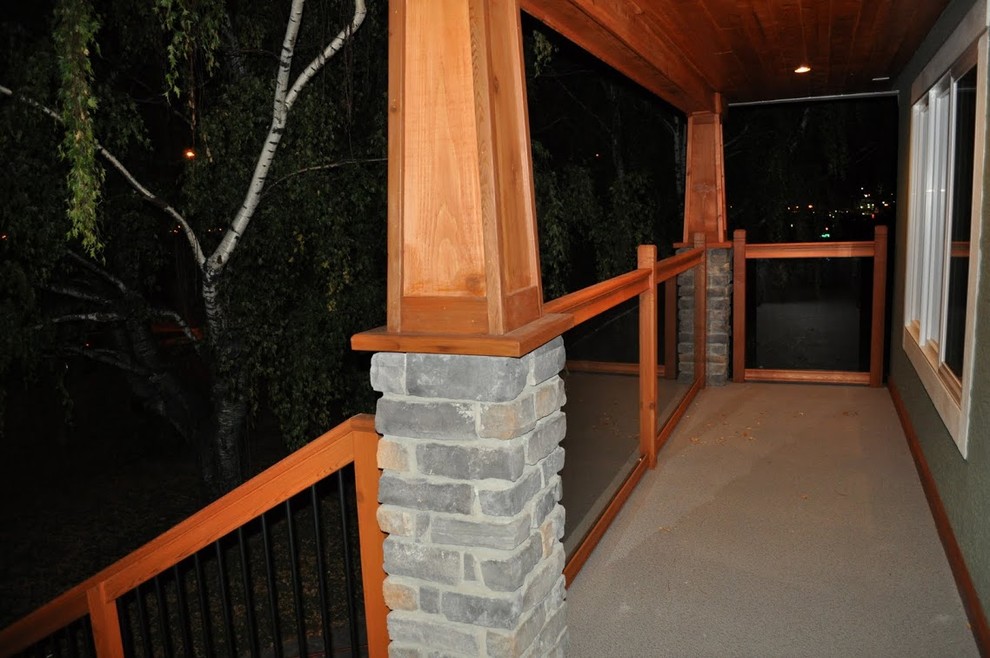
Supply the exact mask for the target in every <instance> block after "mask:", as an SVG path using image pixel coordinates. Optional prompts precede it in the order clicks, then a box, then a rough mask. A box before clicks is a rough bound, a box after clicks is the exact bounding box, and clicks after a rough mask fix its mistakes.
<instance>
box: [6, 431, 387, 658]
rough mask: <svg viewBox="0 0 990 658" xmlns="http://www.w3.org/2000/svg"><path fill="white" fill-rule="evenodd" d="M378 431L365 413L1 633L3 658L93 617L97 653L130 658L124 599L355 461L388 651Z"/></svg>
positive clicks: (373, 608)
mask: <svg viewBox="0 0 990 658" xmlns="http://www.w3.org/2000/svg"><path fill="white" fill-rule="evenodd" d="M377 445H378V434H377V433H376V432H375V424H374V417H373V416H369V415H359V416H355V417H353V418H351V419H350V420H347V421H345V422H344V423H341V424H340V425H338V426H337V427H335V428H334V429H332V430H330V431H329V432H327V433H325V434H323V435H322V436H320V437H319V438H317V439H315V440H314V441H312V442H310V443H309V444H307V445H305V446H304V447H303V448H301V449H299V450H297V451H296V452H294V453H293V454H291V455H289V456H288V457H286V458H285V459H283V460H282V461H280V462H278V463H277V464H275V465H274V466H272V467H271V468H269V469H267V470H265V471H264V472H262V473H260V474H259V475H257V476H255V477H253V478H252V479H250V480H248V481H247V482H245V483H244V484H242V485H241V486H239V487H238V488H236V489H234V490H233V491H231V492H230V493H228V494H226V495H225V496H223V497H222V498H220V499H218V500H216V501H215V502H213V503H211V504H210V505H208V506H207V507H205V508H203V509H202V510H200V511H199V512H197V513H196V514H194V515H192V516H190V517H189V518H187V519H186V520H184V521H182V522H181V523H179V524H178V525H176V526H175V527H173V528H172V529H171V530H169V531H167V532H166V533H164V534H162V535H161V536H159V537H158V538H156V539H154V540H152V541H150V542H149V543H147V544H145V545H144V546H142V547H141V548H139V549H138V550H136V551H134V552H133V553H131V554H129V555H127V556H126V557H124V558H122V559H121V560H119V561H117V562H116V563H114V564H112V565H110V566H109V567H107V568H106V569H103V570H102V571H100V572H99V573H97V574H96V575H95V576H93V577H91V578H89V579H88V580H86V581H84V582H82V583H80V584H79V585H77V586H75V587H73V588H72V589H70V590H68V591H67V592H65V593H64V594H62V595H61V596H59V597H57V598H56V599H54V600H53V601H51V602H50V603H48V604H47V605H45V606H43V607H41V608H39V609H37V610H35V611H34V612H32V613H31V614H29V615H27V616H26V617H24V618H22V619H20V620H19V621H17V622H15V623H14V624H12V625H10V626H8V627H7V628H5V629H3V630H2V631H0V656H10V655H13V654H15V653H17V652H19V651H23V650H25V649H27V648H28V647H30V646H31V645H33V644H35V643H37V642H39V641H41V640H43V639H44V638H46V637H48V636H50V635H52V634H53V633H55V632H57V631H58V630H60V629H62V628H65V627H66V626H68V625H69V624H70V623H72V622H74V621H75V620H77V619H79V618H81V617H83V616H85V615H86V614H87V613H88V614H89V615H90V620H91V623H92V626H93V636H94V640H95V644H96V651H97V655H98V656H100V658H118V657H122V656H123V655H124V653H123V651H124V649H123V642H122V640H121V632H120V624H119V620H118V618H117V604H116V601H117V599H118V598H119V597H120V596H122V595H124V594H125V593H127V592H129V591H130V590H132V589H133V588H134V587H137V586H138V585H140V584H142V583H144V582H147V581H148V580H150V579H151V578H153V577H154V576H155V575H157V574H159V573H161V572H162V571H164V570H166V569H168V568H169V567H171V566H173V565H175V564H178V563H179V562H180V561H182V560H184V559H185V558H187V557H189V556H190V555H193V554H194V553H196V552H197V551H199V550H201V549H203V548H205V547H206V546H209V545H210V544H211V543H213V542H215V541H217V540H219V539H220V538H222V537H224V536H226V535H227V534H228V533H230V532H232V531H234V530H236V529H237V528H239V527H241V526H242V525H244V524H245V523H247V522H249V521H251V520H252V519H254V518H256V517H258V516H259V515H260V514H262V513H263V512H265V511H267V510H269V509H271V508H272V507H273V506H275V505H278V504H280V503H282V502H285V501H286V500H288V499H289V498H291V497H292V496H294V495H296V494H297V493H299V492H300V491H302V490H303V489H305V488H306V487H309V486H311V485H313V484H315V483H317V482H319V481H320V480H322V479H323V478H325V477H327V476H328V475H330V474H332V473H334V472H336V471H337V470H339V469H341V468H343V467H344V466H347V465H348V464H350V463H353V464H354V471H355V481H356V490H357V509H358V526H359V527H358V533H359V539H360V545H361V574H362V583H363V589H364V608H365V617H366V624H367V633H368V651H369V654H370V655H371V656H385V655H387V654H388V630H387V628H386V614H387V612H388V610H387V608H386V606H385V598H384V593H383V591H382V585H383V583H384V579H385V572H384V571H383V567H382V565H383V563H384V554H383V545H382V542H383V541H384V534H383V533H382V532H381V531H380V530H379V529H378V521H377V516H376V515H377V509H378V478H379V471H378V464H377V456H376V455H377Z"/></svg>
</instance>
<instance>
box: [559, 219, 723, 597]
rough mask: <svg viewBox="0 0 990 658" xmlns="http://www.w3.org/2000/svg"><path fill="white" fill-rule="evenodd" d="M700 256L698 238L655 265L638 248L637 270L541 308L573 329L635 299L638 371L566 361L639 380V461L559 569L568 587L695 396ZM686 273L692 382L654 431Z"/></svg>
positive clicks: (700, 382)
mask: <svg viewBox="0 0 990 658" xmlns="http://www.w3.org/2000/svg"><path fill="white" fill-rule="evenodd" d="M705 253H706V251H705V243H704V236H703V235H700V234H699V235H698V236H697V237H696V239H695V242H694V247H693V248H692V249H690V250H688V251H686V252H684V253H681V254H678V255H676V256H672V257H670V258H666V259H664V260H662V261H657V257H656V254H657V248H656V247H655V246H653V245H644V246H640V247H639V249H638V252H637V269H635V270H633V271H631V272H626V273H625V274H620V275H619V276H617V277H614V278H612V279H609V280H607V281H603V282H601V283H597V284H595V285H592V286H589V287H587V288H584V289H582V290H578V291H577V292H573V293H570V294H568V295H565V296H563V297H559V298H557V299H554V300H552V301H549V302H547V303H546V304H544V312H546V313H559V314H564V315H570V316H571V317H572V318H573V322H572V323H571V325H570V328H573V327H575V326H577V325H579V324H581V323H582V322H586V321H588V320H590V319H592V318H594V317H597V316H600V315H601V314H603V313H605V312H606V311H609V310H610V309H613V308H615V307H616V306H618V305H620V304H622V303H623V302H625V301H627V300H629V299H632V298H633V297H636V296H637V295H638V296H639V331H638V334H639V364H638V366H634V365H633V364H616V363H602V362H589V361H582V362H572V361H569V362H568V366H569V367H571V366H572V365H573V366H577V368H579V369H580V370H583V371H588V372H608V373H622V374H636V373H638V375H639V459H638V460H637V462H636V464H635V465H634V466H633V468H632V470H631V472H630V473H629V474H628V475H627V476H626V478H625V480H624V482H623V483H622V485H621V486H620V487H619V489H618V491H617V492H616V494H615V496H614V498H613V499H612V501H611V502H610V503H609V504H608V505H607V506H606V507H605V509H604V511H602V513H601V514H600V515H599V517H598V519H597V520H596V521H595V523H594V525H593V526H592V527H591V529H590V530H589V531H588V534H587V535H586V536H585V537H584V539H583V540H582V542H581V545H580V546H579V547H578V548H577V550H575V551H574V553H573V555H571V557H570V558H569V559H568V562H567V564H566V566H565V567H564V576H565V577H566V579H567V582H568V583H570V582H571V580H572V579H573V578H574V576H575V575H576V574H577V572H578V571H579V570H580V569H581V567H582V566H583V565H584V563H585V562H586V561H587V559H588V557H589V556H590V555H591V552H592V551H593V550H594V548H595V546H597V544H598V542H599V541H600V540H601V538H602V536H603V535H604V534H605V531H606V530H607V529H608V527H609V525H611V523H612V521H613V519H614V518H615V516H616V515H617V514H618V513H619V510H620V509H621V508H622V505H623V504H624V503H625V501H626V499H628V498H629V495H630V494H631V493H632V491H633V489H634V488H635V487H636V484H637V483H638V482H639V480H640V479H641V478H642V477H643V474H644V473H645V472H646V469H647V468H653V467H654V466H655V465H656V463H657V453H658V451H659V450H660V448H661V447H662V446H663V444H664V442H665V441H666V440H667V437H668V436H669V435H670V433H671V432H672V431H673V429H674V427H675V426H676V424H677V422H678V421H679V420H680V419H681V417H682V416H683V415H684V412H685V411H686V409H687V408H688V406H689V405H690V404H691V401H692V400H693V399H694V396H695V395H696V394H697V392H698V391H699V390H700V389H701V388H702V387H703V386H704V382H705V359H706V354H705V346H706V334H705V329H706V324H705V316H706V294H705V292H706V285H705V282H706V275H705V264H706V260H707V259H706V257H705ZM689 270H694V272H695V285H694V290H695V304H694V306H695V308H694V323H693V324H694V344H695V353H694V378H693V380H692V384H691V386H690V388H689V389H688V391H687V393H686V394H685V395H684V397H683V398H682V399H681V401H680V403H679V404H678V406H677V408H676V409H675V410H674V412H673V413H672V414H671V416H670V417H669V418H668V419H667V421H666V422H665V423H664V424H663V426H662V427H659V428H658V427H657V408H658V404H657V402H658V401H657V395H658V390H657V378H658V376H661V375H662V376H664V377H667V378H676V377H677V366H676V363H677V311H678V304H677V276H678V275H679V274H681V273H684V272H687V271H689ZM659 285H663V286H665V295H664V299H665V307H664V332H665V335H664V347H665V357H664V364H663V366H661V365H659V364H658V363H657V358H658V354H657V344H658V338H659V335H658V333H659V326H658V325H659V323H658V308H657V287H658V286H659ZM565 486H566V485H565Z"/></svg>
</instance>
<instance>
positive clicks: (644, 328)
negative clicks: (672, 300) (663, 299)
mask: <svg viewBox="0 0 990 658" xmlns="http://www.w3.org/2000/svg"><path fill="white" fill-rule="evenodd" d="M636 262H637V265H636V266H637V267H638V268H639V269H641V270H642V269H647V268H649V270H650V280H649V288H647V289H646V291H644V292H642V293H640V295H639V452H640V454H641V455H643V456H645V457H646V461H647V465H648V466H649V467H650V468H653V467H655V466H656V465H657V449H656V440H655V439H656V435H657V271H656V264H657V248H656V246H654V245H640V246H639V248H638V249H637V251H636Z"/></svg>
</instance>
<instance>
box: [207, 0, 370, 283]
mask: <svg viewBox="0 0 990 658" xmlns="http://www.w3.org/2000/svg"><path fill="white" fill-rule="evenodd" d="M303 2H304V0H293V3H292V14H291V15H290V17H289V24H288V25H287V26H286V28H285V39H284V40H283V44H282V55H281V58H280V59H279V73H278V76H279V78H278V81H277V83H276V88H275V109H274V110H273V113H272V125H271V127H270V128H269V129H268V137H266V138H265V143H264V146H262V148H261V153H260V154H259V155H258V161H257V162H256V163H255V166H254V173H253V174H252V176H251V184H250V185H249V186H248V190H247V193H246V194H245V195H244V201H243V203H241V207H240V208H239V209H238V211H237V214H236V215H235V216H234V219H233V221H232V222H231V223H230V226H229V227H228V228H227V231H226V233H224V236H223V239H222V240H221V241H220V244H219V245H217V248H216V249H215V250H214V251H213V253H212V254H211V255H210V257H209V258H208V259H207V260H206V262H205V264H204V273H205V274H206V275H207V277H208V278H209V277H212V276H215V275H216V274H219V272H220V271H221V270H223V268H224V266H226V264H227V262H228V261H230V257H231V254H233V253H234V249H236V248H237V243H238V241H239V240H240V239H241V236H242V235H244V231H245V230H246V229H247V227H248V224H250V223H251V219H252V217H254V212H255V210H256V209H257V207H258V203H259V202H260V201H261V192H262V190H263V189H264V187H265V181H266V180H267V178H268V171H269V169H270V168H271V165H272V160H274V158H275V152H276V151H277V150H278V145H279V142H280V141H281V140H282V133H283V132H284V130H285V122H286V120H287V119H288V114H289V110H290V109H292V104H293V103H294V102H295V100H296V98H297V97H298V96H299V92H300V91H302V89H303V87H305V86H306V83H308V82H309V81H310V80H311V79H312V78H313V76H314V75H316V73H317V72H318V71H319V70H320V69H321V68H322V67H323V65H324V64H326V63H327V61H328V60H329V59H330V58H331V57H333V56H334V55H335V54H336V53H337V52H338V51H339V50H340V48H341V46H343V44H344V42H345V41H346V40H347V39H348V38H349V37H350V35H351V34H353V33H354V31H355V30H357V29H358V28H359V27H360V26H361V23H363V22H364V17H365V16H366V15H367V9H366V7H365V0H355V2H354V18H353V19H352V20H351V23H350V24H349V25H348V26H346V27H345V28H344V29H342V30H341V31H340V32H339V33H338V34H337V36H336V38H334V40H333V41H331V42H330V44H328V45H327V47H326V48H324V49H323V52H321V53H320V54H319V55H317V56H316V58H314V59H313V61H312V62H310V63H309V65H308V66H307V67H306V68H305V69H303V72H302V73H300V74H299V77H297V78H296V81H295V82H294V83H292V87H291V88H290V89H289V91H288V92H287V93H286V94H285V97H284V99H281V101H280V99H279V94H280V93H282V92H281V89H282V87H281V79H282V76H283V75H288V69H289V68H290V67H291V64H292V60H291V56H292V53H293V49H294V48H295V41H296V38H297V36H298V32H299V26H298V21H299V20H301V18H302V5H303ZM297 10H298V14H297ZM287 58H288V59H287Z"/></svg>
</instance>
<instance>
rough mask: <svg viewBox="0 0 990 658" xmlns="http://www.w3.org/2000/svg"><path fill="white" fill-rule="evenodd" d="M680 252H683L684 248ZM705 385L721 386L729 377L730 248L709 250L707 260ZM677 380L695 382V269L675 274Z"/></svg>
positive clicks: (730, 329) (730, 315)
mask: <svg viewBox="0 0 990 658" xmlns="http://www.w3.org/2000/svg"><path fill="white" fill-rule="evenodd" d="M681 251H684V250H683V249H682V250H681ZM707 267H708V269H707V277H708V298H707V299H708V301H707V311H708V318H707V320H706V323H707V327H706V328H707V330H708V345H707V354H708V359H707V364H706V374H707V381H706V384H707V385H708V386H722V385H724V384H725V382H726V381H728V376H729V340H730V339H731V331H732V249H709V250H708V260H707ZM677 309H678V312H677V317H678V320H677V322H678V326H677V362H678V364H677V365H678V369H677V372H678V373H679V374H678V380H679V381H681V382H691V381H694V270H690V271H688V272H684V273H683V274H680V275H679V276H678V277H677Z"/></svg>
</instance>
